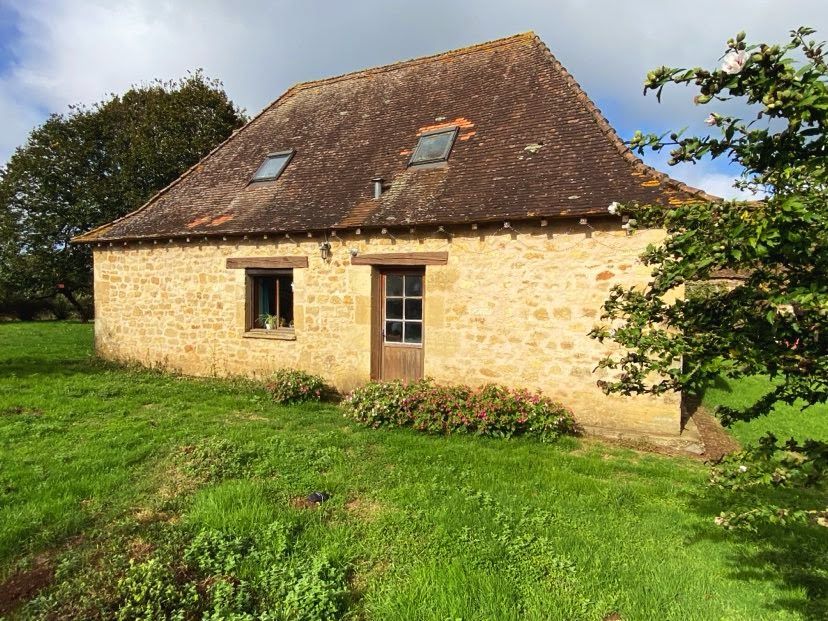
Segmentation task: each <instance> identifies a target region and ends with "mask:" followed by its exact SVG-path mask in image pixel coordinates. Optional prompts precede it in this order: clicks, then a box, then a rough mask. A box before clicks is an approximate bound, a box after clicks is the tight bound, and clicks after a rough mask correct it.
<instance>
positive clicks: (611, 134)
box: [527, 32, 721, 201]
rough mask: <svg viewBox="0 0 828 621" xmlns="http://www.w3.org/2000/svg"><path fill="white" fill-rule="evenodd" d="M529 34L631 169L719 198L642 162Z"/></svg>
mask: <svg viewBox="0 0 828 621" xmlns="http://www.w3.org/2000/svg"><path fill="white" fill-rule="evenodd" d="M527 34H528V33H527ZM531 34H532V36H533V38H534V40H535V42H536V43H537V44H538V45H539V46H540V47H541V49H542V50H543V52H544V54H545V55H546V56H547V57H548V58H549V60H551V61H552V63H553V64H554V66H555V68H556V69H557V70H558V72H559V73H560V74H561V75H562V76H563V78H564V80H565V81H566V83H567V85H568V86H569V87H570V88H571V89H572V90H573V91H574V93H575V96H576V97H577V99H578V100H579V101H580V102H581V103H582V104H583V105H584V106H585V107H586V109H587V110H589V112H590V114H592V117H593V118H594V120H595V122H596V123H597V125H598V128H599V129H600V131H601V132H602V133H603V134H604V135H605V136H606V137H607V138H609V140H610V142H611V143H612V145H613V146H614V147H615V148H616V149H617V150H618V152H619V153H620V154H621V157H623V158H624V159H625V160H626V161H627V162H628V163H629V164H630V165H631V166H632V168H633V170H635V171H637V172H640V173H643V174H645V175H649V176H651V177H654V178H655V179H657V180H658V181H660V182H662V183H667V184H669V185H671V186H673V187H674V188H676V189H677V190H679V191H682V192H687V193H688V194H693V195H696V196H698V197H700V198H702V199H704V200H707V201H717V200H721V199H720V198H719V197H718V196H713V195H712V194H708V193H707V192H705V191H704V190H700V189H699V188H694V187H693V186H691V185H687V184H686V183H684V182H682V181H679V180H678V179H673V178H672V177H671V176H670V175H668V174H667V173H663V172H661V171H660V170H657V169H656V168H653V167H652V166H650V165H649V164H646V163H644V161H643V160H642V159H641V158H639V157H638V156H636V155H635V153H633V152H632V150H631V149H630V148H629V147H628V146H627V145H626V144H625V143H624V141H623V140H622V139H621V137H620V136H619V135H618V132H616V131H615V128H614V127H613V126H612V125H611V124H610V122H609V121H608V120H607V118H606V117H605V116H604V114H603V112H601V109H600V108H599V107H598V106H597V105H596V104H595V102H594V101H592V99H591V98H590V96H589V95H587V92H586V91H585V90H584V89H583V88H582V87H581V85H580V84H579V83H578V81H577V80H576V79H575V77H574V76H573V75H572V74H571V73H569V70H568V69H567V68H566V67H564V66H563V63H561V61H559V60H558V59H557V57H556V56H555V55H554V54H553V53H552V50H550V49H549V46H547V45H546V43H545V42H544V41H543V39H541V38H540V37H539V36H538V35H537V34H535V33H534V32H533V33H531Z"/></svg>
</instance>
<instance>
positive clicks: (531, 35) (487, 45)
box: [295, 30, 538, 90]
mask: <svg viewBox="0 0 828 621" xmlns="http://www.w3.org/2000/svg"><path fill="white" fill-rule="evenodd" d="M537 38H538V35H537V34H536V33H535V31H533V30H527V31H526V32H520V33H517V34H513V35H509V36H507V37H500V38H499V39H492V40H491V41H484V42H483V43H474V44H472V45H466V46H464V47H458V48H456V49H453V50H447V51H445V52H437V53H435V54H428V55H426V56H415V57H414V58H409V59H407V60H398V61H395V62H393V63H388V64H387V65H377V66H376V67H368V68H366V69H359V70H357V71H349V72H348V73H342V74H339V75H335V76H330V77H327V78H320V79H318V80H309V81H307V82H299V83H298V84H296V86H295V88H296V89H297V90H305V89H307V88H316V87H317V86H324V85H326V84H330V83H332V82H340V81H342V80H350V79H355V78H362V77H369V76H372V75H376V74H378V73H386V72H388V71H396V70H397V69H402V68H403V67H409V66H412V65H419V64H422V63H427V62H432V61H434V60H437V59H438V58H446V57H455V56H462V55H464V54H472V53H474V52H479V51H482V50H487V49H493V48H497V47H502V46H505V45H510V44H512V43H516V42H518V41H521V40H526V41H528V40H534V39H537Z"/></svg>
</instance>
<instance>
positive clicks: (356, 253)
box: [348, 248, 359, 257]
mask: <svg viewBox="0 0 828 621" xmlns="http://www.w3.org/2000/svg"><path fill="white" fill-rule="evenodd" d="M348 254H350V255H351V256H352V257H355V256H357V255H358V254H359V249H358V248H351V249H350V250H348Z"/></svg>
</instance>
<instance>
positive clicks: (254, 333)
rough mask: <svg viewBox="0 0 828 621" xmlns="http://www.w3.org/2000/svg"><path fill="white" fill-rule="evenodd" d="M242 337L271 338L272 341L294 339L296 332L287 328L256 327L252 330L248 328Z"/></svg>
mask: <svg viewBox="0 0 828 621" xmlns="http://www.w3.org/2000/svg"><path fill="white" fill-rule="evenodd" d="M242 337H244V338H246V339H271V340H274V341H295V340H296V332H294V331H293V330H288V329H284V328H283V329H280V330H263V329H261V328H256V329H254V330H248V331H247V332H245V333H244V334H242Z"/></svg>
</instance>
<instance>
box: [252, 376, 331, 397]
mask: <svg viewBox="0 0 828 621" xmlns="http://www.w3.org/2000/svg"><path fill="white" fill-rule="evenodd" d="M265 388H266V389H267V391H268V392H269V393H270V394H271V395H272V396H273V400H274V401H276V403H302V402H303V401H319V400H320V399H322V393H323V391H324V390H325V381H324V380H323V379H322V378H321V377H319V376H318V375H312V374H310V373H305V372H304V371H298V370H296V369H279V370H278V371H276V373H274V374H273V376H272V377H271V378H270V381H269V382H267V384H266V385H265Z"/></svg>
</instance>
